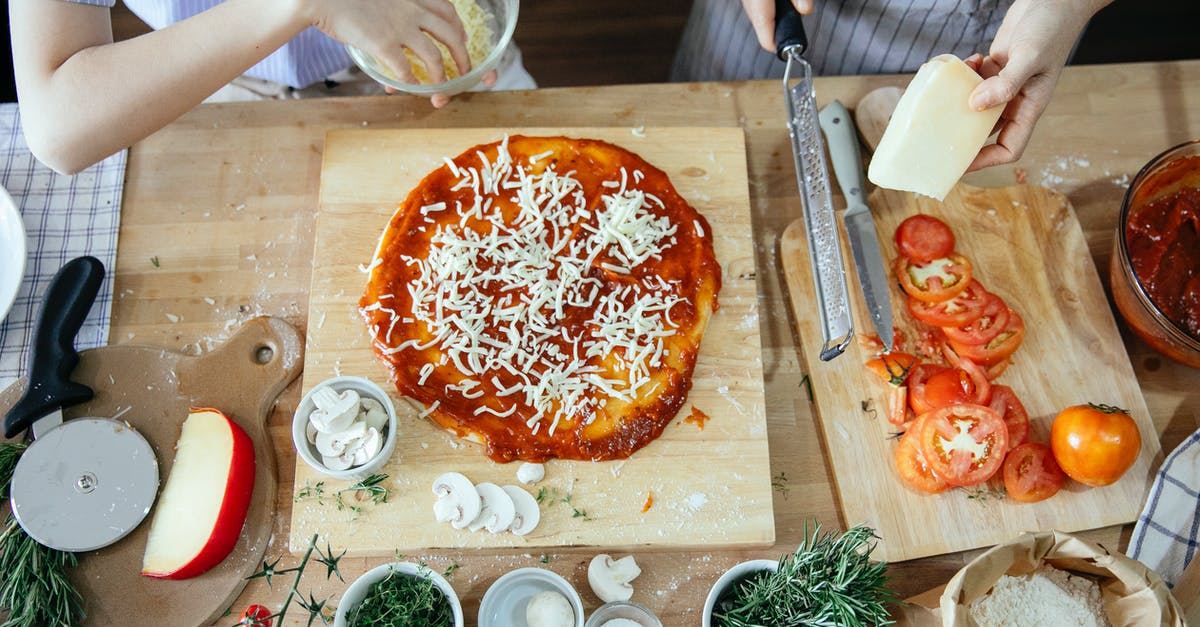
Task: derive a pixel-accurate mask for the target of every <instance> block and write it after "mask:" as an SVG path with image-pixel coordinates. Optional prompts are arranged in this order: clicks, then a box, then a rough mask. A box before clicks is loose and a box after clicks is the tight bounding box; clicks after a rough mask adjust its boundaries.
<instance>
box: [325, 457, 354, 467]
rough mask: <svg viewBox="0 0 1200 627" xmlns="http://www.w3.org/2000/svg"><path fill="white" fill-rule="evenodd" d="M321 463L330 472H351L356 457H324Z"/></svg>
mask: <svg viewBox="0 0 1200 627" xmlns="http://www.w3.org/2000/svg"><path fill="white" fill-rule="evenodd" d="M321 463H323V464H325V467H326V468H328V469H330V470H349V469H350V467H351V466H353V465H354V455H353V454H351V455H346V454H344V453H343V454H342V455H323V456H321Z"/></svg>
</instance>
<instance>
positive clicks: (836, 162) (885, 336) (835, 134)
mask: <svg viewBox="0 0 1200 627" xmlns="http://www.w3.org/2000/svg"><path fill="white" fill-rule="evenodd" d="M818 118H819V120H820V123H821V129H822V130H823V131H825V139H826V140H827V141H828V144H829V157H830V159H831V160H832V161H833V173H834V175H835V176H836V177H837V182H838V186H839V187H841V188H842V195H844V196H845V197H846V213H845V215H843V216H842V223H843V224H844V225H845V226H846V235H847V236H848V238H849V240H850V252H851V253H852V254H853V256H854V270H855V273H856V274H857V275H858V283H859V287H861V288H862V293H863V300H865V301H866V303H867V313H868V314H869V315H870V316H871V323H872V324H873V325H874V326H875V333H876V334H878V335H879V339H880V341H882V342H883V346H884V349H885V350H887V351H890V350H892V342H893V340H894V338H893V331H894V329H893V327H892V299H891V294H890V292H889V284H888V278H887V269H886V268H887V266H885V265H884V263H883V253H882V252H880V249H879V236H878V235H877V234H876V233H875V220H874V218H873V217H872V216H871V209H870V207H868V206H867V202H866V182H865V180H864V176H863V167H862V157H861V156H860V154H859V152H858V136H857V135H856V134H855V132H854V126H853V125H852V124H851V123H850V112H849V111H847V110H846V107H845V106H844V105H842V103H841V102H839V101H837V100H834V101H833V102H831V103H829V104H828V105H826V106H825V108H824V109H822V110H821V113H820V115H819V116H818Z"/></svg>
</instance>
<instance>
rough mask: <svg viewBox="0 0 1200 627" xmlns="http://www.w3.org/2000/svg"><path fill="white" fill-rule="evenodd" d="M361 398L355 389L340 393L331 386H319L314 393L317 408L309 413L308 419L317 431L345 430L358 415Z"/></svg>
mask: <svg viewBox="0 0 1200 627" xmlns="http://www.w3.org/2000/svg"><path fill="white" fill-rule="evenodd" d="M360 400H361V399H360V397H359V395H358V392H355V391H354V390H346V391H344V392H341V393H339V392H336V391H334V389H333V388H329V387H322V388H317V389H315V390H313V393H312V401H313V404H314V405H316V406H317V408H316V409H314V410H313V412H312V413H311V414H309V415H308V419H309V421H311V422H312V423H313V426H314V427H316V428H317V431H325V432H337V431H344V430H345V429H347V428H349V427H350V424H351V423H353V422H354V418H355V417H357V416H358V410H359V402H360Z"/></svg>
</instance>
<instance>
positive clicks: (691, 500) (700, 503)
mask: <svg viewBox="0 0 1200 627" xmlns="http://www.w3.org/2000/svg"><path fill="white" fill-rule="evenodd" d="M707 502H708V496H707V495H705V494H703V493H701V492H695V493H692V494H691V495H689V496H688V497H687V506H688V507H690V508H692V509H700V508H701V507H704V504H705V503H707Z"/></svg>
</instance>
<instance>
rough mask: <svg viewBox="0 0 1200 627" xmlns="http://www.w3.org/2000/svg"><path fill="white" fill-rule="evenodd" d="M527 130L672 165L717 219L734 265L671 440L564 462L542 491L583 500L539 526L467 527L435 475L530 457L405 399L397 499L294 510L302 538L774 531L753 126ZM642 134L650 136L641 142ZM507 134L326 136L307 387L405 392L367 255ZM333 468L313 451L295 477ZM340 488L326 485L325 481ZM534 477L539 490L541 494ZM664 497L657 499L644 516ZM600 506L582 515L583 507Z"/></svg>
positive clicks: (388, 469)
mask: <svg viewBox="0 0 1200 627" xmlns="http://www.w3.org/2000/svg"><path fill="white" fill-rule="evenodd" d="M521 132H522V133H523V134H526V135H554V134H565V135H568V136H574V137H588V138H597V139H604V140H608V141H611V142H614V143H617V144H620V145H622V146H624V147H626V148H628V149H630V150H632V151H634V152H636V153H638V154H640V155H641V156H642V157H644V158H645V159H646V160H648V161H649V162H650V163H652V164H654V165H656V166H657V167H659V168H662V169H663V170H664V171H665V172H666V173H667V174H668V176H670V178H671V181H672V182H673V183H674V184H675V186H676V188H677V189H678V190H679V192H680V194H681V195H682V196H683V197H684V198H686V199H687V200H688V201H689V202H690V203H691V204H692V205H693V206H694V207H696V209H697V210H699V211H700V213H702V214H704V215H705V217H706V218H708V220H709V222H710V223H711V224H712V227H713V230H714V233H715V237H714V240H715V241H714V246H715V249H716V254H717V259H718V261H719V262H720V263H721V266H722V271H723V282H724V284H723V286H722V288H721V293H720V304H721V306H720V310H719V311H718V312H717V313H716V314H715V315H714V316H713V317H712V320H711V323H710V324H709V328H708V331H707V332H706V333H705V336H704V341H703V344H702V347H701V352H700V358H699V360H698V363H697V365H696V370H695V377H694V381H693V385H692V391H691V393H690V395H689V398H688V404H687V405H685V406H684V407H683V409H682V410H681V411H680V413H679V416H678V417H677V418H676V420H675V421H674V422H672V423H671V424H670V425H669V426H668V427H667V429H666V430H665V432H664V433H663V435H662V436H661V437H659V438H658V439H657V440H656V441H654V442H652V443H651V444H649V445H648V446H646V447H645V448H643V449H642V450H640V451H638V452H637V453H635V454H634V455H633V456H632V457H631V458H630V459H628V460H625V461H616V462H604V463H593V462H568V461H552V462H550V463H548V464H546V479H545V481H543V482H542V483H541V484H539V486H538V487H546V488H547V489H553V490H555V491H556V493H557V494H558V495H567V494H569V495H571V503H570V504H567V503H564V502H562V498H558V499H547V500H546V501H545V502H543V504H542V521H541V524H540V526H539V527H538V528H537V529H536V530H535V531H534V532H533V533H531V534H529V535H527V536H524V537H518V536H513V535H511V534H497V535H492V534H488V533H486V532H477V533H473V532H470V531H466V530H455V529H453V528H451V527H450V526H449V525H444V524H437V523H436V522H434V519H433V512H432V506H433V495H432V494H431V492H430V489H429V486H430V485H431V483H432V481H433V479H434V477H436V476H437V475H438V474H439V473H442V472H445V471H449V470H455V471H459V472H462V473H464V474H466V475H467V476H468V477H470V478H471V479H472V480H473V481H475V482H476V483H478V482H481V481H490V482H494V483H497V484H500V485H503V484H516V483H518V482H517V481H516V477H515V473H516V468H517V464H506V465H500V464H496V463H494V462H492V461H491V460H489V459H488V458H487V457H486V456H485V455H484V454H483V451H482V449H481V448H479V447H477V446H475V445H473V444H470V443H467V442H465V441H460V440H458V439H457V438H454V437H452V436H450V435H449V434H446V433H445V432H442V431H440V430H439V429H437V428H436V427H435V426H433V425H432V423H430V422H428V421H426V420H423V419H420V418H419V417H418V416H417V411H416V410H415V409H414V408H412V407H410V406H409V405H408V404H406V403H404V402H401V399H400V398H399V397H398V395H397V396H395V400H396V401H397V409H398V412H399V418H400V435H399V439H398V442H397V446H396V452H395V454H394V456H393V457H392V459H391V461H390V462H389V463H388V464H387V466H385V467H384V469H383V472H385V473H387V474H388V475H389V477H390V478H389V479H388V483H387V485H388V487H390V488H391V489H392V493H391V495H390V497H389V498H388V501H387V503H383V504H377V505H366V506H364V507H363V508H362V509H361V511H360V512H358V513H354V512H349V511H345V510H343V511H339V510H337V509H336V507H335V506H333V505H332V504H330V503H329V502H328V501H326V502H325V503H324V504H322V503H319V502H317V501H315V500H312V499H302V500H299V501H298V502H296V503H295V504H294V507H293V513H292V525H291V546H292V549H293V550H298V549H300V548H301V547H302V546H304V545H305V544H306V543H307V541H308V538H309V537H310V536H311V534H313V533H320V534H322V535H324V536H326V537H327V538H328V539H329V540H330V542H332V543H333V545H334V546H335V547H345V548H348V549H350V550H352V551H355V552H362V553H375V554H380V553H391V552H392V551H393V550H394V549H400V550H404V551H410V550H414V549H422V548H429V547H462V546H472V547H477V546H515V547H546V546H570V545H603V546H608V547H622V546H625V547H632V546H660V547H686V546H706V547H707V546H736V545H767V544H771V543H772V542H773V541H774V537H775V530H774V517H773V514H772V507H771V485H770V470H769V463H768V457H767V439H766V438H767V430H766V418H765V413H764V399H763V379H762V359H761V348H760V343H759V334H758V329H759V325H758V308H757V298H756V289H755V273H754V251H753V241H752V239H751V227H750V211H749V209H750V208H749V197H748V189H747V184H746V159H745V148H744V140H743V135H742V131H741V130H740V129H730V128H704V129H689V128H673V129H657V128H651V129H645V131H644V133H638V134H634V133H632V132H631V129H629V128H573V129H522V130H521ZM642 135H644V136H642ZM501 137H503V131H499V130H496V129H458V130H387V131H342V132H333V133H330V134H329V135H328V136H327V137H326V143H325V159H324V163H323V166H322V174H321V196H320V208H319V211H318V215H317V232H316V244H315V251H314V259H313V277H312V293H311V298H310V303H309V337H308V350H307V353H306V362H305V375H304V389H305V390H306V391H307V390H308V389H311V388H312V387H313V386H314V385H316V384H317V383H319V382H320V381H322V380H323V379H325V378H327V377H330V376H334V375H337V374H342V375H358V376H363V377H367V378H369V379H372V380H374V381H376V382H377V383H379V384H380V385H382V386H383V387H384V388H386V389H389V390H393V394H396V393H395V392H394V388H393V386H392V385H391V384H390V383H389V381H388V373H387V370H386V369H385V368H384V366H383V365H382V364H381V363H379V362H378V361H376V359H375V356H374V354H373V352H372V350H371V347H370V341H369V337H368V335H367V332H366V328H365V326H364V325H363V323H362V321H361V320H360V318H359V316H358V313H357V303H358V298H359V295H360V294H361V291H362V289H363V287H364V285H365V275H364V274H363V273H362V272H361V271H360V269H359V264H364V263H367V262H369V261H370V260H371V256H372V255H373V254H374V251H375V246H376V242H377V241H378V239H379V236H380V234H381V233H382V232H383V229H384V227H385V226H386V225H387V222H388V220H389V218H390V217H391V215H392V213H393V211H394V210H395V207H396V204H397V203H398V202H399V201H400V200H403V198H404V197H405V196H406V195H407V194H408V192H409V190H410V189H412V187H414V186H415V184H416V183H417V182H418V181H419V180H420V179H421V178H422V177H424V176H425V175H426V174H427V173H429V172H430V171H432V170H433V169H435V168H437V167H439V166H441V165H442V158H443V157H446V156H451V157H452V156H455V155H458V154H459V153H461V152H463V151H464V150H466V149H467V148H470V147H471V146H473V145H476V144H479V143H485V142H490V141H495V140H498V139H500V138H501ZM692 407H696V408H698V409H700V410H702V411H703V412H705V413H706V414H708V415H709V416H711V420H709V421H708V422H707V423H706V424H705V426H704V429H703V430H701V429H700V428H699V427H698V426H697V425H696V424H694V423H688V422H684V420H683V418H684V417H685V416H688V415H689V413H690V411H691V408H692ZM324 480H325V478H324V477H323V476H322V475H320V474H319V473H318V472H317V471H315V470H313V469H312V468H310V467H309V466H308V465H306V464H305V463H304V462H303V461H298V462H297V466H296V487H297V489H303V488H304V487H305V486H306V485H315V484H316V482H318V481H324ZM341 485H344V484H341V483H338V482H330V481H326V491H328V490H329V489H330V488H332V487H339V486H341ZM536 491H537V487H535V488H531V492H536ZM651 493H653V495H654V499H653V505H652V506H651V507H650V508H649V510H647V511H646V512H644V513H643V512H642V509H643V506H644V504H645V502H646V500H647V497H648V496H649V495H650V494H651ZM576 509H578V510H579V511H580V512H586V513H587V516H586V517H585V516H582V515H575V510H576Z"/></svg>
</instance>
